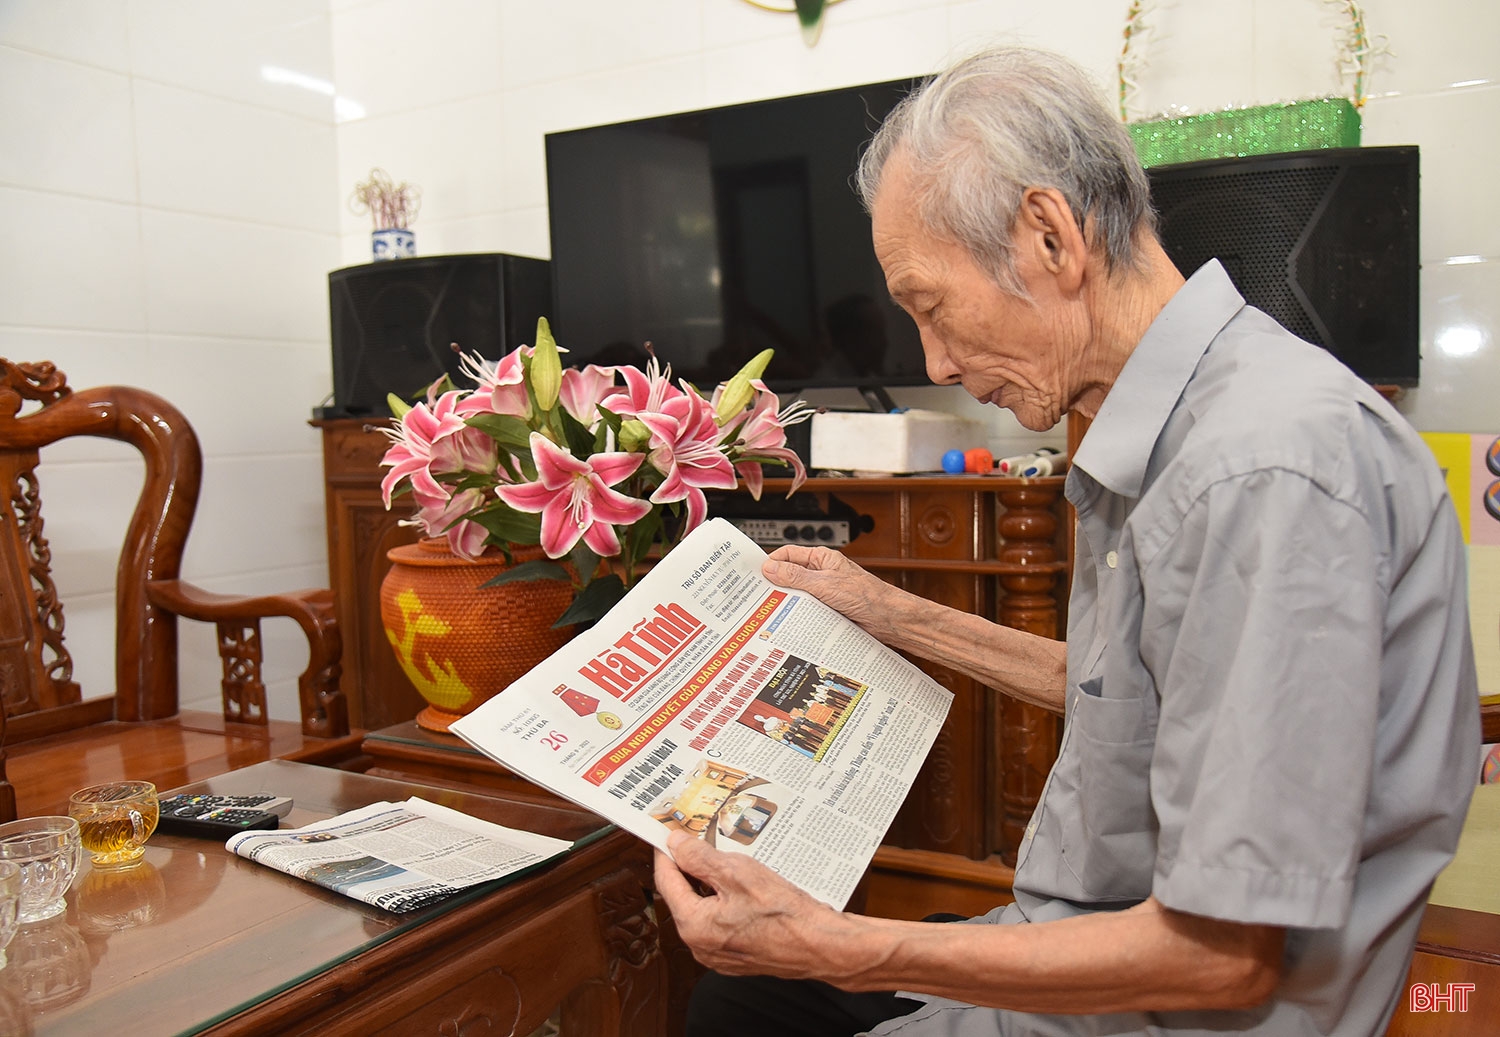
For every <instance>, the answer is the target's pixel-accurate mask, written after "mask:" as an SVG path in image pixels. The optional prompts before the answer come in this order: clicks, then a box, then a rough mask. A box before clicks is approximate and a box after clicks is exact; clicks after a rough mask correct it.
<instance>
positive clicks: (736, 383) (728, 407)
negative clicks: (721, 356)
mask: <svg viewBox="0 0 1500 1037" xmlns="http://www.w3.org/2000/svg"><path fill="white" fill-rule="evenodd" d="M775 352H776V351H775V350H774V349H765V350H762V351H761V352H760V353H758V354H756V355H755V356H754V357H752V358H751V360H750V362H749V363H748V364H746V365H745V366H744V367H742V368H740V369H739V372H738V373H737V374H736V375H735V376H734V377H733V378H731V379H729V381H727V382H725V383H724V393H723V395H721V396H720V397H719V406H718V408H717V409H716V410H715V411H714V420H715V421H717V422H718V423H719V424H720V425H727V424H728V423H729V422H730V421H732V420H734V417H735V415H737V414H739V412H740V411H742V410H744V409H745V408H746V407H747V406H749V404H750V401H751V400H752V399H753V398H754V397H755V386H753V385H751V384H750V383H751V382H752V381H754V380H755V379H757V378H759V377H760V376H761V375H763V374H765V373H766V365H767V364H769V363H770V362H771V356H772V354H774V353H775Z"/></svg>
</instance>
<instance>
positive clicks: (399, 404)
mask: <svg viewBox="0 0 1500 1037" xmlns="http://www.w3.org/2000/svg"><path fill="white" fill-rule="evenodd" d="M385 405H386V406H387V407H389V408H390V409H391V416H392V417H394V418H395V419H396V420H397V421H400V420H401V419H402V418H404V417H406V412H407V411H409V410H411V404H409V403H407V402H406V401H405V400H403V399H402V398H401V397H399V396H397V395H396V394H395V393H393V392H388V393H386V394H385Z"/></svg>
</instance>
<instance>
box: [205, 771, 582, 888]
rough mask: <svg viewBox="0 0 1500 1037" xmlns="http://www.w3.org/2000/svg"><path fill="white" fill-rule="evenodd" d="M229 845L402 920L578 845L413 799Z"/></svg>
mask: <svg viewBox="0 0 1500 1037" xmlns="http://www.w3.org/2000/svg"><path fill="white" fill-rule="evenodd" d="M225 845H226V846H228V847H229V849H231V850H233V851H234V852H235V853H237V854H239V855H240V856H241V857H248V858H249V859H250V860H252V861H259V862H260V863H261V864H265V865H269V866H270V867H272V868H275V869H277V870H278V871H284V872H286V873H287V874H288V875H293V876H295V877H297V878H299V879H306V880H307V881H308V882H314V883H317V884H318V885H319V886H324V887H326V888H328V889H331V890H335V891H336V892H339V893H342V894H344V895H345V896H349V897H353V898H354V899H355V900H363V901H364V902H365V903H366V904H373V905H374V906H376V907H381V908H385V909H386V910H387V911H396V912H403V911H411V910H413V909H415V908H418V907H423V906H425V905H427V904H430V903H432V902H433V901H434V900H441V899H442V898H443V897H446V896H451V895H452V894H454V893H457V892H458V891H459V890H461V889H465V888H467V887H469V886H473V885H477V884H478V883H481V882H487V881H489V880H490V879H498V878H501V877H503V876H505V875H510V874H513V873H515V872H518V871H520V870H522V869H523V868H529V867H531V866H532V865H534V864H540V863H541V862H542V861H545V860H547V859H549V858H551V857H555V856H557V855H558V854H560V853H562V852H563V851H564V850H567V849H568V848H569V847H570V846H572V845H573V844H572V843H570V842H568V841H567V840H565V839H553V838H550V837H549V836H545V835H537V834H535V833H534V832H520V831H517V830H515V829H513V828H506V827H505V826H503V825H497V824H492V823H490V822H489V821H482V820H480V819H479V818H477V817H470V816H469V815H468V814H464V813H460V812H459V811H457V810H452V809H450V808H448V807H445V806H440V805H439V804H437V803H429V802H427V801H426V800H423V799H417V798H416V797H413V798H411V799H409V800H407V801H406V802H405V803H372V804H371V805H370V806H367V807H361V808H360V809H358V810H351V811H349V812H348V813H346V814H340V815H338V816H337V817H331V818H329V819H328V820H326V821H318V822H316V823H314V824H310V825H305V826H303V827H302V828H294V829H291V830H289V831H275V832H268V831H256V832H241V833H240V834H238V835H236V836H232V837H231V838H230V839H229V841H228V842H227V843H225Z"/></svg>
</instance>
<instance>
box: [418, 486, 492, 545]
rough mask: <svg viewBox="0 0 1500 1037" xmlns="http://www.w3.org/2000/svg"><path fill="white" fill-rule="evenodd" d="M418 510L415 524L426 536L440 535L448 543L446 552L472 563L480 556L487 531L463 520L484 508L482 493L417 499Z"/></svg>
mask: <svg viewBox="0 0 1500 1037" xmlns="http://www.w3.org/2000/svg"><path fill="white" fill-rule="evenodd" d="M418 503H419V504H420V507H419V508H418V510H417V516H416V518H415V519H413V520H412V521H414V522H416V523H417V524H418V525H420V526H421V527H422V528H423V529H425V530H426V531H428V532H429V533H433V534H434V535H436V534H437V533H441V534H442V536H443V537H444V538H445V539H446V540H447V541H448V550H450V551H452V552H453V553H454V554H456V555H458V557H460V558H463V559H465V560H467V561H470V562H472V561H474V560H475V559H477V558H478V557H479V556H480V555H481V554H482V553H483V552H484V542H485V538H486V537H488V536H489V530H487V529H485V528H484V527H483V526H481V525H480V524H479V523H477V522H471V521H469V520H468V519H465V518H463V516H464V515H467V514H468V513H469V512H471V511H473V510H474V509H476V508H479V507H481V506H483V504H484V491H483V490H479V489H472V490H461V491H460V492H458V493H455V494H454V495H453V496H451V497H446V496H445V497H444V498H441V499H439V498H424V497H419V498H418Z"/></svg>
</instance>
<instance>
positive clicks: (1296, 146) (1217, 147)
mask: <svg viewBox="0 0 1500 1037" xmlns="http://www.w3.org/2000/svg"><path fill="white" fill-rule="evenodd" d="M1128 128H1129V130H1130V136H1131V138H1132V139H1133V140H1134V141H1135V151H1136V154H1137V155H1139V156H1140V159H1141V164H1142V165H1143V166H1147V167H1150V166H1165V165H1173V164H1175V163H1178V162H1201V161H1204V160H1206V159H1213V158H1240V157H1244V156H1245V155H1274V154H1278V153H1280V152H1285V151H1311V150H1314V149H1316V148H1357V147H1359V109H1357V108H1355V107H1354V105H1353V104H1352V103H1351V102H1350V101H1348V100H1346V99H1345V98H1342V97H1331V98H1324V99H1321V100H1317V101H1296V102H1293V103H1291V104H1268V105H1261V106H1259V107H1255V108H1233V109H1230V110H1228V111H1222V112H1204V113H1203V114H1201V115H1184V116H1181V117H1179V118H1176V119H1156V120H1152V121H1150V122H1134V123H1130V124H1129V126H1128Z"/></svg>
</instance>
